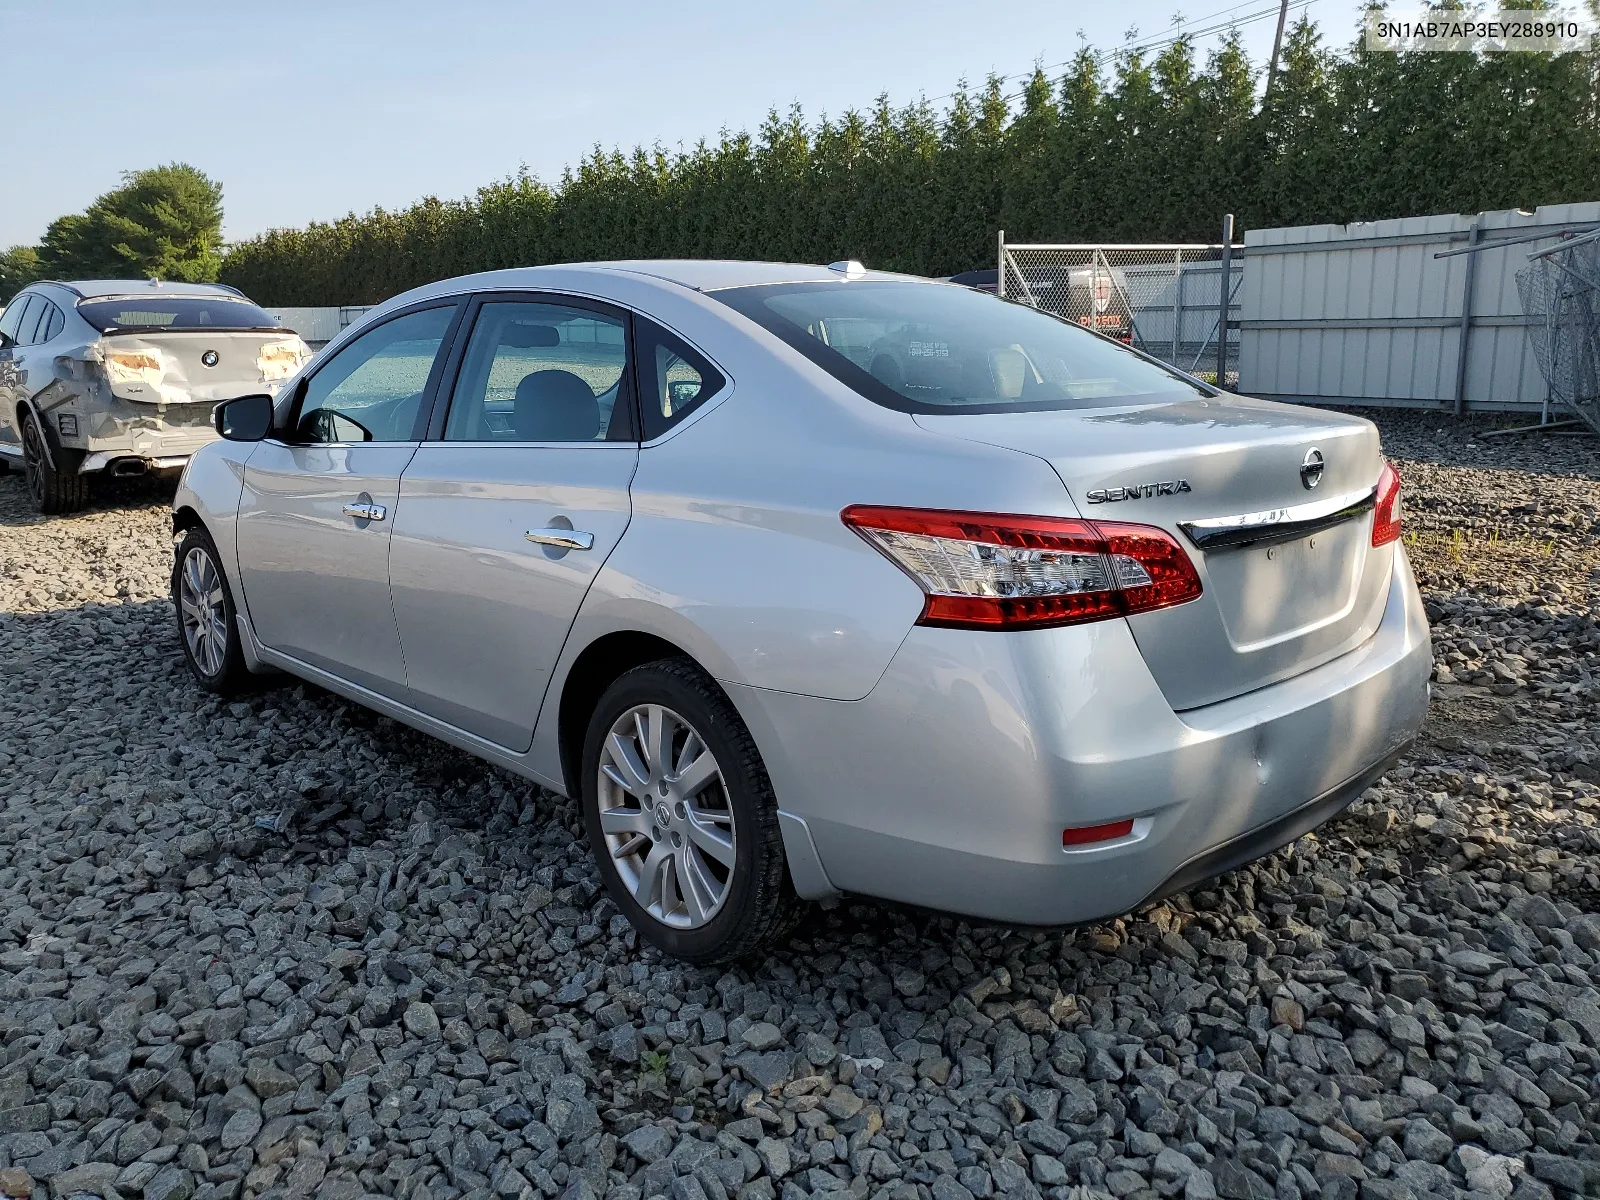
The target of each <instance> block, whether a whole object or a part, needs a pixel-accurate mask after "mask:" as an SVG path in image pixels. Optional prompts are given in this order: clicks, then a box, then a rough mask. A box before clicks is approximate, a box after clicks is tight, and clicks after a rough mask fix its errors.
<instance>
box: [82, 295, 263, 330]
mask: <svg viewBox="0 0 1600 1200" xmlns="http://www.w3.org/2000/svg"><path fill="white" fill-rule="evenodd" d="M78 315H79V316H80V317H82V318H83V319H84V320H85V321H87V322H89V324H91V325H93V326H94V327H95V328H96V329H98V330H99V331H100V332H101V333H132V332H141V333H147V332H152V331H156V330H173V331H176V330H221V329H236V330H237V329H244V330H276V329H279V328H281V326H280V325H279V323H278V321H277V320H276V319H275V318H274V317H273V316H272V315H271V314H270V313H268V312H267V311H266V310H265V309H263V308H258V307H257V306H256V305H254V304H252V303H250V301H248V300H241V299H238V298H237V297H230V296H163V295H161V294H160V293H159V292H150V293H147V294H146V295H142V296H125V297H120V298H117V299H109V300H84V301H82V302H80V303H79V305H78Z"/></svg>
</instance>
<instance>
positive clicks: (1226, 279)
mask: <svg viewBox="0 0 1600 1200" xmlns="http://www.w3.org/2000/svg"><path fill="white" fill-rule="evenodd" d="M1232 282H1233V214H1232V213H1226V214H1224V216H1223V218H1222V299H1221V302H1220V304H1219V307H1218V308H1217V387H1218V388H1219V389H1220V390H1221V391H1224V392H1225V391H1227V390H1228V301H1229V300H1230V299H1232V296H1231V294H1230V293H1231V291H1232V288H1231V286H1230V285H1231V284H1232Z"/></svg>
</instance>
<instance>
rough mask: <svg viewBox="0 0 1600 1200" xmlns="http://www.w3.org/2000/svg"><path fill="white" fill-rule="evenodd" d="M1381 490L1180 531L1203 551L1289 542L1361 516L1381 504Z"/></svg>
mask: <svg viewBox="0 0 1600 1200" xmlns="http://www.w3.org/2000/svg"><path fill="white" fill-rule="evenodd" d="M1377 498H1378V489H1377V488H1376V487H1372V488H1367V489H1365V490H1364V491H1359V492H1346V493H1345V494H1344V495H1342V496H1329V497H1328V498H1327V499H1325V500H1313V501H1311V502H1310V503H1307V504H1292V505H1289V506H1287V507H1285V508H1269V509H1265V510H1263V511H1261V512H1253V513H1242V514H1240V515H1239V516H1236V517H1206V518H1204V519H1203V520H1199V521H1180V522H1179V523H1178V528H1179V529H1181V530H1183V532H1184V534H1185V535H1186V536H1187V537H1188V539H1189V540H1190V541H1191V542H1193V543H1194V544H1195V545H1196V546H1198V547H1200V549H1202V550H1228V549H1233V548H1235V547H1239V546H1254V545H1258V544H1260V543H1262V542H1287V541H1292V540H1293V539H1295V538H1300V537H1305V536H1306V535H1308V534H1312V533H1316V532H1317V531H1318V530H1319V529H1331V528H1332V527H1333V526H1335V525H1339V524H1342V523H1344V522H1345V521H1348V520H1350V519H1351V518H1353V517H1358V516H1360V515H1361V514H1362V513H1364V512H1366V511H1367V510H1368V509H1370V508H1372V506H1373V505H1374V504H1375V503H1376V502H1377Z"/></svg>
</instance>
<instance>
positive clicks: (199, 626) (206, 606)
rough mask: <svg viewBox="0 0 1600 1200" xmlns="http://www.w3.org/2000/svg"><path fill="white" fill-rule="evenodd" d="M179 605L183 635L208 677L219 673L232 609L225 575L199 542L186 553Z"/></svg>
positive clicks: (196, 664) (225, 647) (226, 645)
mask: <svg viewBox="0 0 1600 1200" xmlns="http://www.w3.org/2000/svg"><path fill="white" fill-rule="evenodd" d="M178 608H179V610H180V611H181V612H182V614H183V639H184V641H185V642H186V643H188V646H189V655H190V657H191V658H193V659H194V663H195V666H197V667H199V668H200V672H201V674H203V675H205V676H206V677H207V678H210V677H211V676H214V675H216V674H218V673H219V672H221V670H222V663H223V659H224V658H225V657H226V655H227V653H228V610H227V606H226V604H225V602H224V600H223V595H222V576H221V574H219V573H218V571H217V566H216V564H215V563H214V562H212V561H211V555H209V554H207V553H206V552H205V550H204V549H202V548H201V547H199V546H196V547H194V548H193V549H192V550H190V551H189V553H188V554H187V555H185V556H184V559H183V571H182V573H181V575H180V577H179V581H178Z"/></svg>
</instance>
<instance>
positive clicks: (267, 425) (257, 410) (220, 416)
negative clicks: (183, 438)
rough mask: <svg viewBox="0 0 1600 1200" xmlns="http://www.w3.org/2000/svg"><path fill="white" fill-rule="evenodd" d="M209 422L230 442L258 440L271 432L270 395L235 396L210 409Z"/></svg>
mask: <svg viewBox="0 0 1600 1200" xmlns="http://www.w3.org/2000/svg"><path fill="white" fill-rule="evenodd" d="M211 423H212V424H213V425H215V426H216V428H217V432H218V433H219V434H221V435H222V436H223V437H224V438H226V439H227V440H228V441H230V442H259V441H260V440H261V439H262V438H264V437H266V436H267V434H269V433H271V432H272V397H271V396H267V395H260V396H236V397H234V398H233V399H232V400H224V401H223V402H222V403H221V404H219V405H217V406H216V408H214V409H212V410H211Z"/></svg>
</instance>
